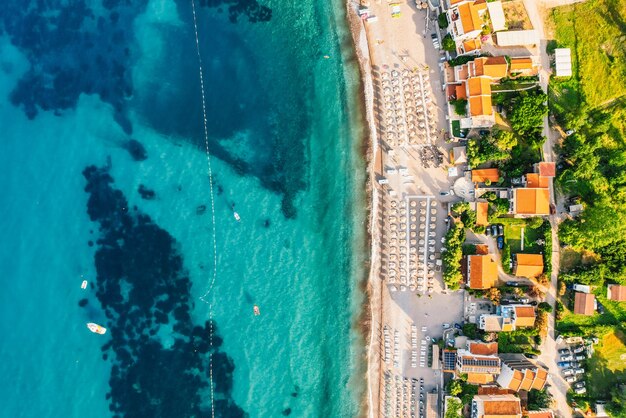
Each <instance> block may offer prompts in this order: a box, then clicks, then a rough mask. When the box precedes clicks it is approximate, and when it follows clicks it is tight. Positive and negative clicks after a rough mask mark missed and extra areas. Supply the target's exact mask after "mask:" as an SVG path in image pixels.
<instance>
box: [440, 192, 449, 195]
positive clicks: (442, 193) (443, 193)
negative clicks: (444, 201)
mask: <svg viewBox="0 0 626 418" xmlns="http://www.w3.org/2000/svg"><path fill="white" fill-rule="evenodd" d="M439 196H450V192H439Z"/></svg>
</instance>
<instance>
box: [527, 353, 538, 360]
mask: <svg viewBox="0 0 626 418" xmlns="http://www.w3.org/2000/svg"><path fill="white" fill-rule="evenodd" d="M524 355H525V356H526V357H527V358H530V359H536V358H539V356H537V354H532V353H525V354H524Z"/></svg>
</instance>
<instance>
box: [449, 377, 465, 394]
mask: <svg viewBox="0 0 626 418" xmlns="http://www.w3.org/2000/svg"><path fill="white" fill-rule="evenodd" d="M462 391H463V385H462V384H461V381H460V380H451V381H450V382H449V383H448V393H449V394H450V395H451V396H457V395H460V394H461V392H462Z"/></svg>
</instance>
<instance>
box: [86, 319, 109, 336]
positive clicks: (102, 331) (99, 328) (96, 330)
mask: <svg viewBox="0 0 626 418" xmlns="http://www.w3.org/2000/svg"><path fill="white" fill-rule="evenodd" d="M87 328H89V331H91V332H93V333H95V334H101V335H102V334H106V332H107V329H106V328H105V327H103V326H101V325H98V324H95V323H93V322H89V323H88V324H87Z"/></svg>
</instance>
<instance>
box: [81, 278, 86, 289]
mask: <svg viewBox="0 0 626 418" xmlns="http://www.w3.org/2000/svg"><path fill="white" fill-rule="evenodd" d="M80 288H81V289H87V280H83V282H82V283H81V284H80Z"/></svg>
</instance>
